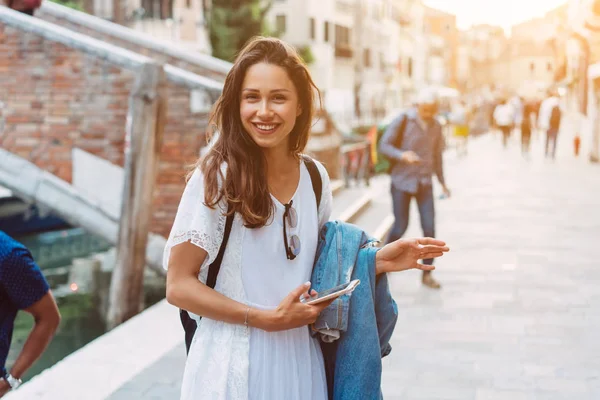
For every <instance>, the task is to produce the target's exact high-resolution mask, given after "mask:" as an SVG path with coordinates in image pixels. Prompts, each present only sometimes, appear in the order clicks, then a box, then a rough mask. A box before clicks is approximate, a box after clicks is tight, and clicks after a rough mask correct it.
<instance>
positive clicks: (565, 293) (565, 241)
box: [109, 135, 600, 400]
mask: <svg viewBox="0 0 600 400" xmlns="http://www.w3.org/2000/svg"><path fill="white" fill-rule="evenodd" d="M565 142H566V141H565ZM541 145H542V142H541V140H539V138H537V140H535V141H534V143H533V148H532V153H533V154H532V157H531V159H529V160H526V159H523V158H522V157H521V155H520V153H519V150H518V148H517V142H516V140H515V141H514V142H513V143H511V147H510V148H509V149H507V150H503V149H502V148H501V145H500V138H499V137H498V136H492V135H487V136H484V137H482V138H479V139H476V140H474V141H472V143H471V144H470V148H469V155H468V156H467V157H466V158H463V159H456V158H455V157H454V155H453V154H452V151H449V154H448V157H447V158H448V162H447V168H446V175H447V180H448V183H449V186H450V187H451V189H452V190H453V197H452V198H450V199H447V200H440V201H438V202H437V218H438V233H437V235H438V237H440V238H442V239H444V240H446V241H447V242H448V243H449V245H450V246H451V249H452V251H451V253H449V254H448V255H446V256H445V257H444V258H443V259H442V260H441V261H440V262H439V263H438V266H439V268H438V271H436V273H435V274H436V276H437V277H438V278H439V279H440V281H441V282H442V284H443V288H442V290H440V291H432V290H428V289H426V288H423V287H421V285H420V283H419V272H418V271H409V272H405V273H401V274H395V275H393V276H392V277H391V283H392V290H393V294H394V297H395V298H396V301H397V303H398V307H399V314H400V315H399V319H398V324H397V326H396V330H395V333H394V336H393V338H392V346H393V351H392V353H391V354H390V356H389V357H386V358H385V359H384V376H383V390H384V397H385V398H386V400H390V399H392V400H393V399H403V400H405V399H406V400H409V399H415V400H420V399H432V400H438V399H460V400H463V399H465V400H466V399H472V400H492V399H493V400H495V399H502V400H504V399H510V400H518V399H577V400H586V399H590V400H591V399H600V341H599V340H598V338H599V337H600V289H599V287H600V269H599V268H598V267H599V265H598V261H597V259H596V246H599V245H600V199H599V197H600V166H597V165H590V164H588V163H587V161H585V158H586V157H581V158H580V159H574V158H573V157H572V156H571V154H570V147H568V143H564V142H560V143H559V146H560V147H559V152H558V156H557V159H556V160H555V161H549V160H544V159H543V157H542V156H541V153H542V149H541ZM412 211H413V214H412V217H411V218H412V220H411V226H410V228H409V232H408V234H407V236H417V235H419V236H420V229H419V225H418V216H417V214H416V208H413V210H412ZM184 361H185V357H184V350H183V346H179V347H177V348H175V349H174V350H173V351H171V352H170V353H169V354H168V355H167V356H165V357H164V358H163V359H161V360H159V361H158V362H156V363H155V364H153V365H151V366H150V367H148V368H147V369H146V370H144V371H142V372H141V373H140V374H139V375H138V376H137V377H136V378H135V379H133V380H132V381H130V382H128V383H127V384H125V385H124V386H122V387H121V388H120V389H119V390H117V391H116V392H115V393H113V395H112V396H110V397H109V399H111V400H117V399H128V400H133V399H177V398H178V386H179V384H180V379H181V374H182V369H183V364H184Z"/></svg>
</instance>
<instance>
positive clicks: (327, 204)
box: [315, 160, 333, 230]
mask: <svg viewBox="0 0 600 400" xmlns="http://www.w3.org/2000/svg"><path fill="white" fill-rule="evenodd" d="M315 164H317V168H318V169H319V173H320V174H321V181H322V182H323V189H322V192H321V204H320V206H319V230H320V229H321V228H322V227H323V225H325V224H326V223H327V221H329V218H331V209H332V207H333V195H332V193H331V181H330V180H329V174H328V173H327V170H326V169H325V167H324V166H323V164H321V163H320V162H318V161H316V160H315Z"/></svg>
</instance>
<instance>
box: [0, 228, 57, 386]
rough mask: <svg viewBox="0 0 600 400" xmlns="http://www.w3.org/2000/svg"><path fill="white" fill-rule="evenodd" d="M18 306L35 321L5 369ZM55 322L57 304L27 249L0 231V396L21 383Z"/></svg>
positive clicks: (44, 345) (53, 327)
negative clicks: (13, 361) (13, 359)
mask: <svg viewBox="0 0 600 400" xmlns="http://www.w3.org/2000/svg"><path fill="white" fill-rule="evenodd" d="M20 310H24V311H25V312H27V313H29V314H31V315H32V316H33V318H34V321H35V325H34V327H33V330H32V331H31V333H30V334H29V337H28V338H27V341H26V342H25V346H24V347H23V350H21V353H20V354H19V356H18V357H17V360H16V361H15V363H14V365H12V367H11V369H10V371H9V370H7V368H6V365H5V363H6V359H7V357H8V350H9V349H10V343H11V341H12V334H13V329H14V321H15V318H16V316H17V313H18V312H19V311H20ZM59 322H60V314H59V312H58V306H57V305H56V302H55V301H54V297H53V296H52V293H51V292H50V287H49V286H48V282H46V279H45V278H44V275H42V271H41V270H40V268H39V267H38V266H37V264H36V263H35V261H34V260H33V257H32V256H31V253H30V252H29V250H27V248H26V247H25V246H23V245H22V244H21V243H19V242H17V241H15V240H14V239H12V238H11V237H10V236H8V235H7V234H5V233H4V232H2V231H0V397H2V396H4V395H5V394H6V393H8V392H9V391H10V390H16V389H17V388H18V387H19V386H20V385H21V377H22V376H23V374H24V373H25V372H26V371H27V370H28V369H29V368H30V367H31V366H32V365H33V363H34V362H35V361H36V360H37V359H38V358H39V357H40V356H41V355H42V353H43V352H44V350H45V349H46V346H47V345H48V343H50V340H51V339H52V337H53V336H54V332H56V329H57V328H58V324H59Z"/></svg>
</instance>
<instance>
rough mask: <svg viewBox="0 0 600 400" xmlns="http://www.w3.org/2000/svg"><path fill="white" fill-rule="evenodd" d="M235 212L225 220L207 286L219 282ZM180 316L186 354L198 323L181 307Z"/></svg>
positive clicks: (213, 285) (212, 286) (212, 285)
mask: <svg viewBox="0 0 600 400" xmlns="http://www.w3.org/2000/svg"><path fill="white" fill-rule="evenodd" d="M231 209H232V207H231V204H230V205H229V207H228V209H227V212H228V213H230V212H231ZM234 216H235V214H233V213H232V214H231V215H228V216H227V219H226V220H225V232H224V233H223V241H222V242H221V246H220V247H219V252H218V253H217V257H216V258H215V260H214V261H213V262H212V263H211V264H210V266H209V267H208V278H206V286H208V287H209V288H211V289H214V288H215V285H216V284H217V276H218V275H219V270H220V269H221V262H222V261H223V255H224V254H225V248H226V247H227V242H228V241H229V234H230V233H231V227H232V225H233V218H234ZM179 318H180V319H181V325H183V330H184V331H185V351H186V354H187V353H189V351H190V346H191V345H192V339H193V338H194V333H196V328H197V324H196V321H195V320H194V319H192V318H191V317H190V316H189V314H188V313H187V311H185V310H182V309H179Z"/></svg>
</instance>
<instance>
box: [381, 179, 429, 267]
mask: <svg viewBox="0 0 600 400" xmlns="http://www.w3.org/2000/svg"><path fill="white" fill-rule="evenodd" d="M413 197H414V198H416V199H417V205H418V206H419V215H420V216H421V228H423V236H426V237H435V208H434V204H433V187H432V185H422V184H419V187H418V189H417V193H409V192H405V191H403V190H399V189H397V188H395V187H394V185H392V202H393V209H394V218H395V220H394V225H393V226H392V229H391V230H390V234H389V236H388V239H387V243H390V242H393V241H394V240H397V239H400V238H401V237H402V236H404V233H405V232H406V229H407V228H408V219H409V215H410V201H411V200H412V198H413ZM423 264H427V265H432V264H433V258H428V259H426V260H423Z"/></svg>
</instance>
